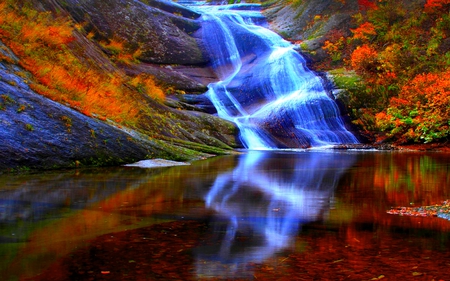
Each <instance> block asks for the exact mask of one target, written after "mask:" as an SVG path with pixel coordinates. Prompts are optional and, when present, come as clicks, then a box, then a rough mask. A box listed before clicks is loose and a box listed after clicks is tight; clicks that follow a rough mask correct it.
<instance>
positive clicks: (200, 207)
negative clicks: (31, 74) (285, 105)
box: [0, 151, 450, 280]
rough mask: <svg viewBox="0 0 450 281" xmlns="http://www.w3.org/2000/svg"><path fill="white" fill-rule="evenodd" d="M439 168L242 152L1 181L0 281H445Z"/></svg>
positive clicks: (426, 160) (431, 160)
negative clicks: (426, 210)
mask: <svg viewBox="0 0 450 281" xmlns="http://www.w3.org/2000/svg"><path fill="white" fill-rule="evenodd" d="M449 169H450V155H449V154H443V153H412V152H375V151H365V152H363V151H342V152H340V151H302V152H289V151H277V152H251V153H245V154H242V155H237V156H225V157H216V158H212V159H208V160H203V161H198V162H194V163H192V164H191V165H190V166H179V167H170V168H157V169H140V168H128V167H127V168H125V167H118V168H108V169H80V170H72V171H66V172H61V171H60V172H51V173H50V172H49V173H43V174H33V175H22V176H13V175H7V176H2V177H0V258H1V259H0V276H1V280H378V279H384V280H406V279H412V280H450V278H449V277H448V276H450V251H449V250H450V236H449V234H450V222H449V221H448V220H445V219H441V218H436V217H408V216H395V215H389V214H387V213H386V211H387V210H389V209H390V208H391V207H393V206H420V205H430V204H434V203H440V202H442V201H444V200H447V199H450V176H449Z"/></svg>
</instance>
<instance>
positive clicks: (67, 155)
mask: <svg viewBox="0 0 450 281" xmlns="http://www.w3.org/2000/svg"><path fill="white" fill-rule="evenodd" d="M12 71H14V72H15V71H18V72H22V73H24V71H23V70H21V69H20V68H18V67H17V66H8V65H6V64H4V63H0V109H1V110H0V122H1V125H0V141H1V143H2V146H1V147H0V173H1V172H4V171H11V170H28V169H55V168H63V167H76V166H79V165H89V166H92V165H94V166H106V165H119V164H125V163H131V162H135V161H138V160H141V159H145V158H152V157H162V158H167V159H179V160H188V159H196V158H197V159H199V158H203V157H206V156H209V155H208V154H206V153H201V152H194V153H193V151H190V152H186V153H187V154H184V152H183V149H180V148H177V147H175V146H174V145H170V144H167V143H164V142H162V141H157V142H155V141H152V140H150V139H149V138H148V137H147V136H143V135H141V134H139V133H137V132H135V131H133V130H125V129H119V128H117V127H115V126H113V125H111V124H108V123H105V122H103V121H100V120H97V119H93V118H90V117H87V116H85V115H83V114H81V113H79V112H78V111H75V110H73V109H71V108H69V107H67V106H64V105H62V104H59V103H56V102H54V101H51V100H49V99H47V98H45V97H43V96H41V95H38V94H36V93H35V92H33V91H32V90H31V89H30V87H29V86H28V84H27V83H26V81H25V80H24V79H23V78H22V77H19V76H16V75H15V74H13V73H12ZM192 153H193V154H192ZM183 155H184V156H183Z"/></svg>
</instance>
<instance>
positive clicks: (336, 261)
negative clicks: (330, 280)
mask: <svg viewBox="0 0 450 281" xmlns="http://www.w3.org/2000/svg"><path fill="white" fill-rule="evenodd" d="M343 260H344V259H340V260H335V261H334V262H333V263H338V262H341V261H343Z"/></svg>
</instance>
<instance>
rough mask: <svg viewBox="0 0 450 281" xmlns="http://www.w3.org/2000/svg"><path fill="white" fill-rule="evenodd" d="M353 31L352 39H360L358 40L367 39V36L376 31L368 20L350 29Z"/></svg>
mask: <svg viewBox="0 0 450 281" xmlns="http://www.w3.org/2000/svg"><path fill="white" fill-rule="evenodd" d="M350 30H351V32H352V33H353V39H360V40H363V41H365V40H369V36H371V35H377V32H376V31H375V26H374V25H373V24H372V23H370V22H365V23H363V24H361V25H360V26H359V27H358V28H356V29H350Z"/></svg>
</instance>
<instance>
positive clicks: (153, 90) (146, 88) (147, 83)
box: [129, 74, 165, 100]
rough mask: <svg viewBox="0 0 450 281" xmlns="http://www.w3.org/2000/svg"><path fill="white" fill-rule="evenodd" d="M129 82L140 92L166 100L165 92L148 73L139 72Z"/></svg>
mask: <svg viewBox="0 0 450 281" xmlns="http://www.w3.org/2000/svg"><path fill="white" fill-rule="evenodd" d="M129 84H130V85H131V86H133V87H135V88H137V89H138V91H139V92H141V93H143V94H146V95H148V96H149V97H151V98H153V99H156V100H164V99H165V95H164V92H163V91H162V90H161V89H160V88H159V87H158V86H156V84H155V81H154V80H153V78H152V77H151V76H149V75H146V74H139V75H138V76H136V77H135V78H133V79H131V80H130V82H129Z"/></svg>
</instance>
